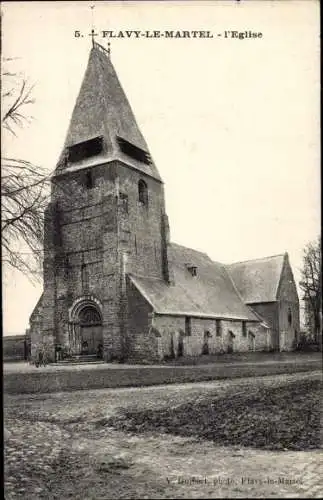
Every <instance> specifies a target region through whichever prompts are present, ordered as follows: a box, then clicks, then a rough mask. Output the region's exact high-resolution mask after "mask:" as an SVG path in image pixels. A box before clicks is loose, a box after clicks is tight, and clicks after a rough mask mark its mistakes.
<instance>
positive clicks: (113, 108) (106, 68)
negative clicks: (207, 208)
mask: <svg viewBox="0 0 323 500" xmlns="http://www.w3.org/2000/svg"><path fill="white" fill-rule="evenodd" d="M99 136H102V137H103V139H104V143H105V151H104V152H103V153H102V154H100V155H98V157H97V160H98V161H100V163H102V162H103V161H111V160H112V159H116V158H118V159H121V160H124V161H126V162H127V163H130V164H132V166H133V167H134V168H136V169H137V170H140V171H142V172H143V173H146V174H148V175H150V176H152V177H154V178H156V179H158V180H161V178H160V175H159V173H158V170H157V168H156V166H155V165H154V162H153V160H152V162H151V163H150V164H146V163H143V162H140V161H137V160H135V159H131V158H129V156H128V155H125V154H124V153H122V152H121V150H120V146H119V145H118V142H117V137H118V136H119V137H121V138H122V139H125V140H126V141H128V142H130V143H132V144H134V145H135V146H137V147H138V148H140V149H142V150H144V151H146V152H147V153H148V154H149V149H148V146H147V144H146V141H145V139H144V137H143V135H142V133H141V132H140V130H139V127H138V124H137V122H136V119H135V116H134V114H133V111H132V109H131V106H130V104H129V102H128V99H127V97H126V94H125V92H124V91H123V88H122V86H121V84H120V82H119V79H118V76H117V74H116V71H115V69H114V67H113V64H112V62H111V59H110V56H109V55H108V54H107V52H106V51H105V49H104V48H103V47H101V46H100V45H99V44H94V46H93V47H92V49H91V52H90V56H89V61H88V65H87V69H86V72H85V76H84V79H83V82H82V85H81V89H80V92H79V95H78V97H77V100H76V104H75V107H74V110H73V114H72V118H71V121H70V124H69V128H68V132H67V136H66V140H65V144H64V149H63V152H62V154H61V157H60V159H59V161H58V164H57V169H56V173H61V172H63V171H65V170H67V169H68V168H69V165H66V164H64V162H63V161H62V160H63V157H64V154H65V151H66V148H67V147H69V146H72V145H75V144H78V143H80V142H83V141H86V140H89V139H93V138H95V137H99ZM79 163H80V165H79V168H82V167H83V166H84V165H83V164H82V162H79ZM86 163H88V162H86ZM86 166H87V165H86ZM72 168H73V169H75V163H73V164H72Z"/></svg>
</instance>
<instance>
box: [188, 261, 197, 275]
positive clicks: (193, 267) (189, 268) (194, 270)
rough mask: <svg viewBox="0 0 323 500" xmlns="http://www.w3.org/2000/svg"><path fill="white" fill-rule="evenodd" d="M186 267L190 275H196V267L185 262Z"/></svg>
mask: <svg viewBox="0 0 323 500" xmlns="http://www.w3.org/2000/svg"><path fill="white" fill-rule="evenodd" d="M186 268H187V269H188V271H189V272H190V273H191V275H192V276H197V267H196V266H192V265H191V264H186Z"/></svg>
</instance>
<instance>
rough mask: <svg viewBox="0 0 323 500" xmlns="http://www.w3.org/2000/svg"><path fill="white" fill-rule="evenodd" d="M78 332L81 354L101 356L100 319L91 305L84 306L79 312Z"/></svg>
mask: <svg viewBox="0 0 323 500" xmlns="http://www.w3.org/2000/svg"><path fill="white" fill-rule="evenodd" d="M79 320H80V333H81V354H83V355H90V354H92V355H93V354H96V355H97V356H98V357H102V352H103V336H102V321H101V316H100V314H99V312H98V311H97V309H96V308H95V307H93V306H89V305H88V306H86V307H84V308H83V309H81V311H80V313H79Z"/></svg>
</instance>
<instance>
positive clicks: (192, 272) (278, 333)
mask: <svg viewBox="0 0 323 500" xmlns="http://www.w3.org/2000/svg"><path fill="white" fill-rule="evenodd" d="M44 229H45V231H44V234H45V239H44V266H43V267H44V276H43V278H44V289H43V294H42V296H41V297H40V299H39V301H38V303H37V305H36V307H35V309H34V311H33V313H32V315H31V317H30V335H31V344H32V355H35V352H36V351H37V349H39V346H40V345H42V346H43V348H44V346H45V347H46V349H47V352H48V353H49V354H48V355H49V358H50V359H52V360H54V359H55V353H56V352H57V350H64V352H65V353H67V355H68V356H71V357H78V356H89V357H91V356H94V357H95V356H97V357H100V358H103V359H104V360H105V361H111V360H119V361H126V360H128V361H131V362H136V361H138V362H152V361H158V360H162V359H165V358H167V357H174V356H182V355H188V356H198V355H202V354H207V353H210V354H212V353H217V352H232V351H248V350H252V351H254V350H290V349H292V348H293V346H294V345H295V341H297V339H298V336H299V300H298V295H297V290H296V285H295V281H294V278H293V273H292V269H291V266H290V264H289V259H288V255H287V253H285V254H282V255H276V256H273V257H266V258H262V259H257V260H252V261H248V262H238V263H234V264H231V265H224V264H221V263H219V262H214V261H212V260H211V259H210V258H209V257H208V255H207V254H206V253H202V252H199V251H196V250H193V249H191V248H186V247H183V246H180V245H177V244H175V243H172V242H171V241H170V231H169V222H168V217H167V214H166V210H165V199H164V184H163V181H162V178H161V176H160V174H159V172H158V170H157V167H156V165H155V163H154V160H153V158H152V157H151V155H150V153H149V149H148V146H147V144H146V141H145V139H144V137H143V136H142V134H141V132H140V130H139V128H138V125H137V123H136V120H135V117H134V114H133V112H132V109H131V107H130V105H129V102H128V100H127V97H126V95H125V93H124V91H123V89H122V87H121V84H120V82H119V79H118V76H117V74H116V71H115V69H114V67H113V65H112V62H111V58H110V54H109V53H108V52H107V51H106V50H105V49H104V48H103V47H101V46H100V45H99V44H96V43H95V44H93V47H92V49H91V52H90V56H89V61H88V66H87V69H86V73H85V76H84V80H83V83H82V85H81V89H80V92H79V95H78V98H77V101H76V104H75V107H74V111H73V114H72V117H71V121H70V124H69V129H68V132H67V136H66V140H65V144H64V147H63V150H62V152H61V155H60V158H59V160H58V163H57V166H56V170H55V173H54V175H53V177H52V182H51V201H50V203H49V205H48V207H47V209H46V212H45V228H44Z"/></svg>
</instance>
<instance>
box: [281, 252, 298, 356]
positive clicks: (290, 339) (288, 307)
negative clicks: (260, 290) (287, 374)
mask: <svg viewBox="0 0 323 500" xmlns="http://www.w3.org/2000/svg"><path fill="white" fill-rule="evenodd" d="M277 298H278V300H279V312H278V314H279V330H280V350H281V351H290V350H292V349H293V348H294V347H295V344H296V343H297V342H298V341H299V336H300V321H299V299H298V294H297V289H296V285H295V281H294V276H293V272H292V269H291V267H290V264H289V261H288V257H287V255H286V256H285V260H284V266H283V271H282V276H281V280H280V285H279V289H278V294H277Z"/></svg>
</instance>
